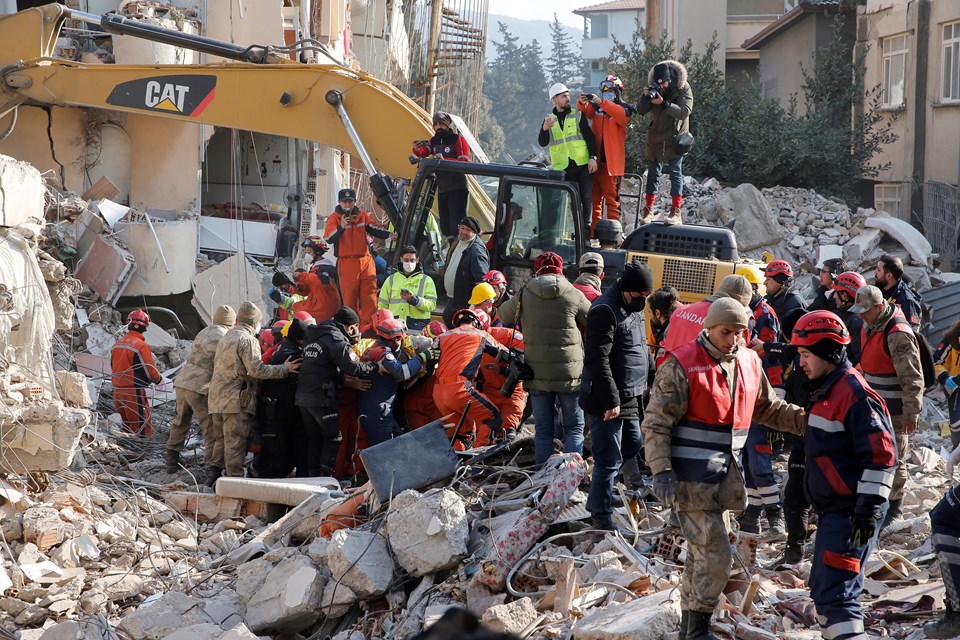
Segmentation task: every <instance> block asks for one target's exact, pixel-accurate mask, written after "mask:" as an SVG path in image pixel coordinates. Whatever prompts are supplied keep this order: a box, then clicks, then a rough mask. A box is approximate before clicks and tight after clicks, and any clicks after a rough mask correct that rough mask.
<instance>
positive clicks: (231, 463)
mask: <svg viewBox="0 0 960 640" xmlns="http://www.w3.org/2000/svg"><path fill="white" fill-rule="evenodd" d="M211 415H212V416H213V426H214V428H213V432H214V437H215V438H216V439H217V440H218V442H217V445H216V446H217V447H218V448H219V451H220V461H222V466H221V465H218V464H213V465H210V466H214V467H220V468H222V469H223V474H224V475H226V476H233V477H235V478H241V477H243V463H244V462H245V461H246V459H247V436H249V435H250V421H251V420H252V419H253V416H251V415H250V414H249V413H214V414H211Z"/></svg>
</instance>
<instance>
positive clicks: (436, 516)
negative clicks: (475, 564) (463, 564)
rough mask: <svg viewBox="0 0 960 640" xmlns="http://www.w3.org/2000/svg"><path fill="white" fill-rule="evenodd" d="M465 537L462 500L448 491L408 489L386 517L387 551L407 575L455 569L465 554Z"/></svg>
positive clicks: (465, 524) (468, 530) (464, 516)
mask: <svg viewBox="0 0 960 640" xmlns="http://www.w3.org/2000/svg"><path fill="white" fill-rule="evenodd" d="M469 535H470V529H469V525H468V523H467V512H466V509H465V507H464V504H463V499H462V498H461V497H460V496H458V495H457V494H456V493H455V492H453V491H451V490H450V489H432V490H430V491H427V492H426V493H424V494H420V493H419V492H417V491H414V490H413V489H408V490H407V491H404V492H403V493H401V494H400V495H398V496H397V497H396V498H394V500H393V505H392V507H391V509H390V513H389V514H388V515H387V539H388V540H389V541H390V548H391V549H393V553H394V555H395V556H396V558H397V562H398V563H399V565H400V566H401V567H403V569H404V570H406V571H407V573H409V574H410V575H411V576H424V575H427V574H429V573H434V572H436V571H440V570H442V569H449V568H450V567H453V566H455V565H456V564H457V562H458V561H459V560H461V559H462V558H463V557H464V556H466V554H467V538H468V537H469Z"/></svg>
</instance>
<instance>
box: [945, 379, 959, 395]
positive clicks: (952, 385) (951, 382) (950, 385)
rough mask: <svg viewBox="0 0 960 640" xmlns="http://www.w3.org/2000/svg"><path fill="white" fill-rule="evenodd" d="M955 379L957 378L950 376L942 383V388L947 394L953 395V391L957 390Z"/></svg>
mask: <svg viewBox="0 0 960 640" xmlns="http://www.w3.org/2000/svg"><path fill="white" fill-rule="evenodd" d="M957 377H958V376H950V377H949V378H947V381H946V382H944V383H943V386H944V388H945V389H946V390H947V393H953V392H954V391H956V390H957V386H958V385H957Z"/></svg>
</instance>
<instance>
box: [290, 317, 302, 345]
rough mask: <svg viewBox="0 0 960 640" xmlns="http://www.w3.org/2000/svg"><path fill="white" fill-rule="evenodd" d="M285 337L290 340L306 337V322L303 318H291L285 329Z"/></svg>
mask: <svg viewBox="0 0 960 640" xmlns="http://www.w3.org/2000/svg"><path fill="white" fill-rule="evenodd" d="M287 337H288V338H289V339H291V340H303V339H304V338H306V337H307V323H305V322H304V321H303V320H296V319H294V320H291V321H290V327H289V328H288V329H287Z"/></svg>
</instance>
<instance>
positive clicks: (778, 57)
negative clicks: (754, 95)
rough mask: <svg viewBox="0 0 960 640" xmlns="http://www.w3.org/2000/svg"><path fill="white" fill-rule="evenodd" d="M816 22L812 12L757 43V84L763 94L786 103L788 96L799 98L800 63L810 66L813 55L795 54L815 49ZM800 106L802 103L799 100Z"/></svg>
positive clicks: (801, 84) (801, 85) (800, 88)
mask: <svg viewBox="0 0 960 640" xmlns="http://www.w3.org/2000/svg"><path fill="white" fill-rule="evenodd" d="M816 38H817V24H816V20H815V19H814V17H813V16H806V17H804V18H803V19H801V20H800V21H798V23H797V24H795V25H793V26H792V27H790V28H789V29H786V30H784V31H782V32H781V33H778V34H777V37H776V38H773V39H771V40H770V41H769V42H768V43H765V44H762V45H760V51H759V53H760V84H761V85H762V86H763V95H764V97H765V98H770V99H773V100H777V101H779V102H780V104H781V105H784V106H786V105H787V103H788V102H789V100H790V97H791V96H794V95H795V96H798V99H800V100H802V97H801V91H802V88H803V73H802V70H801V66H800V65H804V66H805V67H806V68H808V69H809V68H810V66H811V65H812V64H813V59H812V57H810V58H807V57H806V56H803V57H798V54H799V52H810V53H812V52H813V51H814V47H815V46H816ZM799 106H800V107H801V108H802V107H803V104H799Z"/></svg>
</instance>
